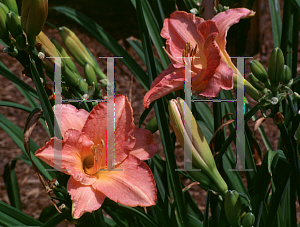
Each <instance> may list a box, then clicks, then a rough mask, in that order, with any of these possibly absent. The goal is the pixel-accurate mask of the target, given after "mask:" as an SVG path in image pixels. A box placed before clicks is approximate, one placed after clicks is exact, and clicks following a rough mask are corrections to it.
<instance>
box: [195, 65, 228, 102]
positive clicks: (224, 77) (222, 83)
mask: <svg viewBox="0 0 300 227" xmlns="http://www.w3.org/2000/svg"><path fill="white" fill-rule="evenodd" d="M232 74H233V71H232V69H231V68H228V66H227V64H225V63H224V62H223V61H221V62H220V65H219V66H218V68H217V69H216V71H215V72H214V74H213V75H212V76H211V77H210V78H209V80H208V82H207V84H206V87H205V89H204V90H203V91H202V92H201V93H200V94H201V95H203V96H206V97H216V96H217V95H218V94H219V92H220V91H221V90H222V89H224V90H230V89H232V86H233V82H232Z"/></svg>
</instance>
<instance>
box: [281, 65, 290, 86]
mask: <svg viewBox="0 0 300 227" xmlns="http://www.w3.org/2000/svg"><path fill="white" fill-rule="evenodd" d="M291 79H292V71H291V69H290V67H288V66H287V65H284V66H283V70H282V75H281V81H282V83H283V84H284V85H288V84H289V83H290V81H291Z"/></svg>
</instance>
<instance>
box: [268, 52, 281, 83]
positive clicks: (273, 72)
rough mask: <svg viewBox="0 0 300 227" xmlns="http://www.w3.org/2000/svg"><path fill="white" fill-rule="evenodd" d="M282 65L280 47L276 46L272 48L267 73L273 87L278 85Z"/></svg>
mask: <svg viewBox="0 0 300 227" xmlns="http://www.w3.org/2000/svg"><path fill="white" fill-rule="evenodd" d="M283 66H284V56H283V53H282V51H281V50H280V48H278V47H276V48H275V49H274V50H272V52H271V54H270V57H269V63H268V74H269V79H270V82H271V86H272V87H273V88H276V89H277V87H278V85H279V82H280V80H281V74H282V71H283Z"/></svg>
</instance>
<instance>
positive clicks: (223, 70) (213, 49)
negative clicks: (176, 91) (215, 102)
mask: <svg viewBox="0 0 300 227" xmlns="http://www.w3.org/2000/svg"><path fill="white" fill-rule="evenodd" d="M198 31H199V32H200V33H202V35H203V37H205V39H206V40H205V44H204V51H205V55H206V59H207V69H206V74H205V77H204V78H201V80H202V81H200V77H199V78H196V79H195V81H193V85H194V84H195V85H199V84H201V82H202V83H206V86H205V88H204V90H203V91H202V92H201V95H204V96H207V97H216V96H217V95H218V93H219V92H220V90H222V89H226V90H228V89H231V88H232V85H233V81H232V74H233V71H232V69H230V68H229V67H228V66H227V65H226V64H225V63H224V62H223V61H222V59H221V52H220V48H219V46H218V45H217V43H216V41H215V37H216V36H217V34H218V29H217V27H216V25H215V23H214V22H213V21H206V22H203V23H202V24H201V25H200V26H199V27H198ZM195 87H197V86H195ZM193 90H196V89H194V86H193Z"/></svg>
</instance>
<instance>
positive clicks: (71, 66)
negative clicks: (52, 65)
mask: <svg viewBox="0 0 300 227" xmlns="http://www.w3.org/2000/svg"><path fill="white" fill-rule="evenodd" d="M50 40H51V42H52V43H53V44H54V46H55V47H56V49H57V50H58V51H59V53H60V54H61V56H62V57H64V63H65V65H66V67H68V68H69V69H70V70H71V71H73V72H76V73H77V72H78V71H77V68H76V65H75V64H74V62H73V61H72V59H71V58H70V57H69V55H68V54H67V52H66V50H65V49H64V48H63V47H62V46H61V45H60V44H59V43H58V42H57V41H56V40H55V39H52V38H50Z"/></svg>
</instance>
